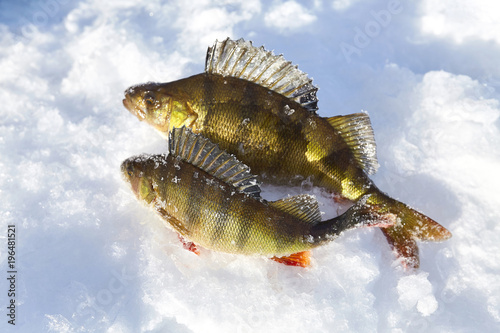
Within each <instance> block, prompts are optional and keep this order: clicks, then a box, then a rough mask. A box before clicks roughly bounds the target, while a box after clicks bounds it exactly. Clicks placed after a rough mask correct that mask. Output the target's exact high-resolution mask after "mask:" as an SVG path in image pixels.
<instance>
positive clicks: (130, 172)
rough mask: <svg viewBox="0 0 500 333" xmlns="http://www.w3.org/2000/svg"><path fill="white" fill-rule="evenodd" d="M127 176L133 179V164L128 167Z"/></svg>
mask: <svg viewBox="0 0 500 333" xmlns="http://www.w3.org/2000/svg"><path fill="white" fill-rule="evenodd" d="M127 174H128V175H129V176H130V177H132V175H133V174H134V167H133V166H132V165H131V164H129V165H127Z"/></svg>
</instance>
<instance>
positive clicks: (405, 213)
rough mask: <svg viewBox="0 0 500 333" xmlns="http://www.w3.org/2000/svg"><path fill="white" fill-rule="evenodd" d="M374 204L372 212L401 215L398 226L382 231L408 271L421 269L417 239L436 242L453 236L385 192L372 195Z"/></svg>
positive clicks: (398, 217)
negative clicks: (409, 269)
mask: <svg viewBox="0 0 500 333" xmlns="http://www.w3.org/2000/svg"><path fill="white" fill-rule="evenodd" d="M370 201H371V202H372V209H374V210H375V211H376V212H377V213H378V214H380V215H381V216H384V215H386V214H391V215H392V214H394V215H396V216H397V223H396V224H395V225H393V226H391V227H389V228H384V229H381V230H382V232H383V234H384V235H385V237H386V238H387V241H388V242H389V244H390V245H391V247H392V248H393V249H394V250H395V251H396V253H397V255H398V256H399V257H401V259H402V260H403V265H404V266H406V267H407V268H418V267H419V266H420V260H419V255H418V246H417V242H416V241H417V240H420V241H433V242H436V241H443V240H446V239H448V238H450V237H451V233H450V232H449V231H448V230H447V229H446V228H445V227H443V226H442V225H440V224H439V223H437V222H436V221H434V220H433V219H431V218H429V217H427V216H425V215H424V214H422V213H419V212H417V211H416V210H414V209H412V208H410V207H408V206H407V205H405V204H404V203H402V202H399V201H397V200H394V199H392V198H390V197H388V196H386V195H384V194H382V193H380V194H377V195H372V196H371V197H370V198H369V200H368V202H369V203H370Z"/></svg>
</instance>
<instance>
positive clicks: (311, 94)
mask: <svg viewBox="0 0 500 333" xmlns="http://www.w3.org/2000/svg"><path fill="white" fill-rule="evenodd" d="M205 72H207V73H211V74H220V75H224V76H232V77H236V78H240V79H244V80H247V81H251V82H254V83H256V84H259V85H261V86H263V87H266V88H268V89H271V90H273V91H275V92H277V93H279V94H281V95H284V96H286V97H288V98H290V99H292V100H294V101H296V102H297V103H299V104H301V105H302V106H303V107H304V108H306V109H307V110H309V111H311V112H316V110H317V109H318V99H317V98H316V92H317V91H318V88H317V87H315V86H314V85H313V84H312V79H310V78H309V77H308V76H307V74H306V73H304V72H302V71H301V70H299V69H298V68H297V65H292V63H291V62H290V61H287V60H285V58H284V57H283V55H281V54H280V55H274V54H273V53H272V52H271V51H266V50H265V49H264V47H262V46H261V47H255V46H253V45H252V42H250V41H245V40H243V39H238V40H236V41H234V40H231V39H229V38H227V39H226V40H224V41H222V42H219V41H215V43H214V46H212V47H209V48H208V51H207V58H206V61H205Z"/></svg>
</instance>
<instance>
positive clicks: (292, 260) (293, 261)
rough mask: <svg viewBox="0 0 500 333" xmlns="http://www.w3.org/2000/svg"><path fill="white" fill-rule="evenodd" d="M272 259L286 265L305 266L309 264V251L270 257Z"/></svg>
mask: <svg viewBox="0 0 500 333" xmlns="http://www.w3.org/2000/svg"><path fill="white" fill-rule="evenodd" d="M271 259H272V260H274V261H276V262H279V263H280V264H285V265H287V266H300V267H307V266H309V265H310V264H311V251H303V252H297V253H293V254H291V255H289V256H285V257H279V258H278V257H272V258H271Z"/></svg>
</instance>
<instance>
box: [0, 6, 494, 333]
mask: <svg viewBox="0 0 500 333" xmlns="http://www.w3.org/2000/svg"><path fill="white" fill-rule="evenodd" d="M498 22H500V12H499V7H498V3H497V1H494V0H482V1H478V2H477V3H474V4H472V2H470V1H467V0H454V1H444V2H440V3H439V4H437V3H435V2H432V1H421V2H420V1H415V2H413V1H412V2H410V1H397V0H384V1H381V0H372V1H363V0H332V1H322V0H315V1H312V0H311V1H293V0H291V1H280V0H278V1H269V2H268V1H259V0H218V1H208V0H191V1H180V0H172V1H159V0H148V1H142V2H140V1H118V0H110V1H97V0H80V1H67V0H40V1H29V0H19V1H8V0H3V1H0V69H1V70H0V101H1V107H0V198H1V200H0V223H1V226H0V228H1V229H0V264H1V265H0V267H1V271H0V277H1V278H0V280H1V281H2V282H1V283H0V306H1V308H2V309H3V310H2V311H1V313H2V315H1V316H0V331H2V332H11V331H12V332H183V333H184V332H375V331H380V332H499V331H500V276H499V274H500V224H499V222H500V221H499V220H500V195H499V194H498V191H499V189H500V177H499V176H498V174H499V171H500V149H499V147H500V132H499V126H500V121H499V116H500V104H499V100H500V66H499V65H500V61H499V59H500V34H499V31H500V29H499V26H498V24H499V23H498ZM228 36H229V37H231V38H240V37H243V38H245V39H249V40H253V41H254V44H255V45H265V46H266V48H268V49H273V50H275V52H276V53H283V54H284V55H285V57H286V58H287V59H288V60H291V61H292V62H293V63H295V64H299V67H300V69H301V70H303V71H305V72H306V73H308V74H309V75H310V76H312V77H313V78H314V82H315V83H316V84H317V85H318V86H319V87H320V90H319V92H318V97H319V114H320V115H321V116H324V117H327V116H333V115H338V114H348V113H354V112H360V111H361V110H365V111H367V112H368V113H369V115H370V117H371V120H372V124H373V128H374V132H375V137H376V141H377V146H378V158H379V163H380V165H381V166H380V168H379V171H378V173H377V174H376V175H374V176H373V179H374V181H375V183H376V184H377V185H378V186H379V187H380V188H381V189H382V190H383V191H385V192H387V193H389V194H390V195H391V196H393V197H395V198H398V199H399V200H401V201H403V202H406V203H407V204H409V205H411V206H413V207H415V208H416V209H418V210H420V211H422V212H423V213H425V214H426V215H429V216H430V217H432V218H434V219H435V220H437V221H438V222H440V223H441V224H442V225H444V226H445V227H446V228H448V229H449V230H450V231H451V232H452V233H453V237H452V238H451V239H450V240H448V241H446V242H442V243H419V246H420V259H421V267H420V269H419V270H417V271H406V270H404V269H403V267H402V266H401V264H400V262H398V260H396V258H395V256H394V255H393V253H392V252H391V249H390V247H389V245H388V244H387V242H386V240H385V238H384V237H383V235H382V233H381V232H380V231H379V230H378V229H376V228H365V229H356V230H351V231H348V232H345V233H344V234H343V235H342V236H341V237H339V238H338V239H336V240H335V241H333V242H331V243H329V244H328V245H325V246H323V247H321V248H318V249H316V250H314V251H313V263H312V266H311V267H310V268H307V269H303V268H297V267H288V266H283V265H280V264H278V263H276V262H273V261H270V260H267V259H265V258H252V257H243V256H237V255H229V254H221V253H215V252H211V251H208V250H202V253H201V255H200V256H196V255H194V254H193V253H191V252H188V251H186V250H184V249H183V248H182V245H181V244H180V243H179V241H178V239H177V236H176V235H175V233H173V232H172V231H171V230H170V229H167V228H166V227H165V226H164V225H163V223H162V221H161V220H160V219H159V218H157V216H156V215H155V214H154V213H153V212H152V211H150V210H148V209H147V208H146V207H145V206H143V205H141V204H140V203H139V202H138V201H137V200H136V199H135V197H134V196H133V195H132V192H131V191H130V189H129V187H128V186H127V184H126V183H125V182H124V180H123V179H122V177H121V174H120V168H119V167H120V164H121V162H122V161H123V160H124V159H126V158H127V157H130V156H132V155H136V154H140V153H161V152H166V144H165V141H164V140H163V139H162V138H161V137H160V136H159V135H158V134H157V133H156V132H155V131H154V130H153V129H152V128H151V127H149V126H148V125H146V124H144V123H140V122H139V121H138V120H137V118H136V117H135V116H133V115H131V114H130V113H129V112H128V111H127V110H126V109H125V108H124V107H123V105H122V98H123V91H124V90H125V89H126V88H127V87H129V86H131V85H133V84H138V83H143V82H147V81H159V82H167V81H173V80H176V79H179V78H182V77H187V76H189V75H194V74H198V73H199V72H201V71H202V70H203V67H204V60H205V51H206V48H207V47H208V46H209V45H212V44H213V42H214V41H215V39H219V40H221V39H225V38H226V37H228ZM299 193H312V194H315V195H316V196H317V197H318V199H319V200H320V201H321V210H322V211H323V212H325V214H324V217H325V218H327V217H331V216H335V215H336V214H337V212H338V211H340V209H342V207H340V206H339V205H337V204H334V201H333V199H332V197H331V196H330V195H329V194H325V193H324V192H323V191H322V190H320V189H318V188H312V187H311V186H309V185H308V184H304V186H302V187H293V188H291V187H274V186H267V185H266V186H264V187H263V196H264V197H265V198H267V199H273V200H274V199H279V198H281V197H284V196H286V195H294V194H299ZM8 225H15V226H16V254H15V269H16V271H17V273H16V280H15V297H13V298H12V297H9V296H8V290H9V288H11V286H9V281H8V280H7V278H8V277H9V274H8V273H7V272H8V271H9V267H8V261H9V258H8V246H7V226H8ZM10 299H15V304H16V319H15V326H13V325H11V324H9V323H8V320H9V319H10V318H9V317H8V316H7V314H8V311H9V310H8V309H7V306H9V304H10V303H9V302H10Z"/></svg>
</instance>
